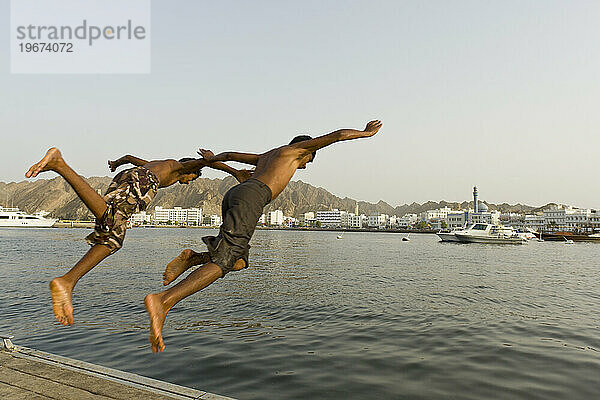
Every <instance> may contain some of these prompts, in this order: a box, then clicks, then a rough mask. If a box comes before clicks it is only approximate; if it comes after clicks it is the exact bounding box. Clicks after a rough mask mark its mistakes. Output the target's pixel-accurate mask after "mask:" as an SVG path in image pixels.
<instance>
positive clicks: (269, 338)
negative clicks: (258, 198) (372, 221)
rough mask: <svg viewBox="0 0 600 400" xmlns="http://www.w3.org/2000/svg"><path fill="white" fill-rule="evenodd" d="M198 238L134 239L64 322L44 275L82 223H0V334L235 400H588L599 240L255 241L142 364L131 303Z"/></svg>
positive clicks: (597, 374)
mask: <svg viewBox="0 0 600 400" xmlns="http://www.w3.org/2000/svg"><path fill="white" fill-rule="evenodd" d="M212 232H214V231H210V230H201V229H141V228H140V229H133V230H130V231H129V232H128V236H127V239H126V243H125V246H124V248H123V249H122V250H121V251H119V252H118V253H116V254H115V255H113V256H112V257H109V258H108V259H107V260H105V261H104V262H103V263H102V264H100V265H99V266H98V267H96V268H95V269H94V270H93V271H92V272H91V273H89V274H88V275H87V276H85V277H84V278H83V279H82V280H81V281H80V282H79V284H78V286H77V287H76V291H75V295H74V306H75V325H74V326H72V327H63V326H60V325H58V324H57V323H55V322H54V317H53V315H52V310H51V306H50V295H49V291H48V282H49V281H50V280H51V279H52V278H53V277H55V276H58V275H61V274H63V273H64V272H66V271H67V270H68V269H69V268H70V267H71V266H72V265H73V264H74V263H75V262H76V261H77V260H78V259H79V258H80V257H81V255H82V254H83V253H84V252H85V251H87V249H88V246H87V245H86V244H85V242H84V240H83V237H84V236H85V235H86V234H87V231H86V230H83V229H39V230H36V229H0V281H1V282H2V289H1V290H0V311H1V313H2V318H1V319H0V331H2V332H10V333H12V334H14V335H15V336H16V337H15V339H14V341H15V343H17V344H20V345H23V346H28V347H33V348H36V349H39V350H43V351H47V352H51V353H55V354H60V355H63V356H67V357H73V358H76V359H80V360H84V361H88V362H92V363H96V364H101V365H104V366H108V367H112V368H117V369H121V370H125V371H130V372H134V373H137V374H141V375H145V376H150V377H154V378H157V379H161V380H165V381H169V382H174V383H177V384H181V385H185V386H190V387H194V388H197V389H201V390H207V391H210V392H214V393H219V394H223V395H228V396H232V397H237V398H240V399H265V398H281V399H307V398H310V399H346V398H357V399H447V398H456V399H490V398H494V399H591V398H597V397H598V395H599V394H600V316H599V313H598V310H599V309H600V268H599V260H600V244H594V243H589V244H585V243H577V244H575V245H571V246H566V245H564V244H563V243H555V242H547V243H538V242H532V243H529V244H528V245H524V246H498V245H478V244H469V245H457V244H445V243H440V242H438V239H437V237H436V236H435V235H411V241H410V242H402V241H401V235H398V234H388V233H346V234H344V236H343V239H342V240H336V233H333V232H295V231H293V232H290V231H264V230H260V231H257V232H256V233H255V235H254V238H253V240H252V249H251V268H249V269H247V270H245V271H240V272H237V273H236V272H234V273H231V274H229V275H228V276H227V277H226V278H225V279H222V280H219V281H217V282H216V283H215V284H213V285H211V286H209V287H208V288H206V289H205V290H203V291H201V292H199V293H197V294H196V295H194V296H191V297H189V298H188V299H186V300H184V301H182V302H181V303H179V304H178V305H177V306H176V307H175V308H174V309H173V310H172V311H171V312H170V313H169V315H168V317H167V322H166V325H165V329H164V331H163V333H164V337H165V342H166V345H167V349H166V351H165V352H164V353H162V354H153V353H152V352H151V350H150V346H149V343H148V341H147V335H148V321H147V316H146V313H145V309H144V306H143V298H144V296H145V295H146V294H147V293H150V292H156V291H159V290H161V289H162V284H161V279H162V278H161V274H162V272H163V270H164V266H165V264H166V263H167V262H169V261H170V260H171V259H172V258H173V257H175V256H176V255H177V254H179V252H180V251H181V250H182V249H184V248H187V247H191V248H194V249H203V248H204V247H203V245H202V242H201V240H200V237H201V236H203V235H206V234H208V233H212Z"/></svg>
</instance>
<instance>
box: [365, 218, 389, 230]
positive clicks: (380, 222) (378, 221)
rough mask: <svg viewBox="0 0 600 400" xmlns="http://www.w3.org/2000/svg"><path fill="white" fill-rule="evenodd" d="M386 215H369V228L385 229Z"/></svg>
mask: <svg viewBox="0 0 600 400" xmlns="http://www.w3.org/2000/svg"><path fill="white" fill-rule="evenodd" d="M387 219H388V216H387V215H386V214H373V215H369V219H368V222H367V225H368V226H369V228H376V229H385V225H386V221H387Z"/></svg>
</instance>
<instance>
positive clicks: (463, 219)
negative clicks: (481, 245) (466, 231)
mask: <svg viewBox="0 0 600 400" xmlns="http://www.w3.org/2000/svg"><path fill="white" fill-rule="evenodd" d="M468 220H469V212H468V211H452V212H449V213H448V215H447V216H446V225H447V227H448V229H458V228H462V227H463V226H465V224H466V223H467V221H468Z"/></svg>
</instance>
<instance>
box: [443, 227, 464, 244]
mask: <svg viewBox="0 0 600 400" xmlns="http://www.w3.org/2000/svg"><path fill="white" fill-rule="evenodd" d="M464 230H465V229H464V228H459V229H454V230H453V231H443V230H441V231H439V232H438V233H436V235H438V237H439V238H440V240H441V241H442V242H457V243H459V242H460V240H458V238H457V237H456V232H463V231H464Z"/></svg>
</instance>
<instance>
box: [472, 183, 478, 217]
mask: <svg viewBox="0 0 600 400" xmlns="http://www.w3.org/2000/svg"><path fill="white" fill-rule="evenodd" d="M473 211H474V212H475V213H478V212H479V206H478V205H477V186H473Z"/></svg>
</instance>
